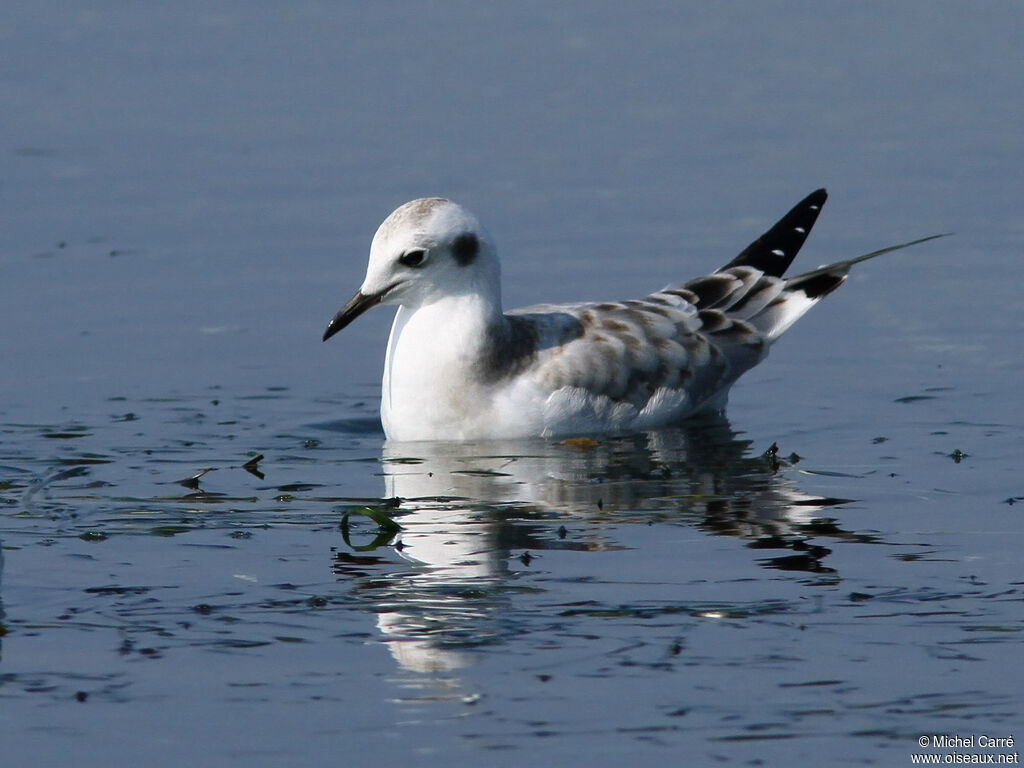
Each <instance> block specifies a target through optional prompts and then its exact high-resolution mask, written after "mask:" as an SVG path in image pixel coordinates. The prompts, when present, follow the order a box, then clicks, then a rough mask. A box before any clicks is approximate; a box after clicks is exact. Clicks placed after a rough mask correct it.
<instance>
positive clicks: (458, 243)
mask: <svg viewBox="0 0 1024 768" xmlns="http://www.w3.org/2000/svg"><path fill="white" fill-rule="evenodd" d="M479 252H480V241H479V240H478V239H477V237H476V235H474V234H473V233H472V232H464V233H463V234H461V235H459V236H458V237H456V238H455V239H454V240H452V258H453V259H455V263H456V264H458V265H459V266H460V267H464V266H466V265H467V264H472V263H473V260H474V259H475V258H476V255H477V254H478V253H479Z"/></svg>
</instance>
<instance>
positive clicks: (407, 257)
mask: <svg viewBox="0 0 1024 768" xmlns="http://www.w3.org/2000/svg"><path fill="white" fill-rule="evenodd" d="M426 260H427V249H426V248H410V249H409V250H408V251H406V252H405V253H403V254H402V255H401V256H399V257H398V263H399V264H402V265H403V266H406V267H422V266H423V262H425V261H426Z"/></svg>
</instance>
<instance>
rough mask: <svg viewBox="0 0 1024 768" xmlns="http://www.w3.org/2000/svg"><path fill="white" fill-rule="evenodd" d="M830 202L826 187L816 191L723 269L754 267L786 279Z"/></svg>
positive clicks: (767, 273)
mask: <svg viewBox="0 0 1024 768" xmlns="http://www.w3.org/2000/svg"><path fill="white" fill-rule="evenodd" d="M827 199H828V191H827V190H826V189H825V188H824V187H820V188H819V189H816V190H814V191H813V192H811V193H810V194H809V195H807V196H806V197H805V198H804V199H803V200H801V201H800V202H799V203H797V204H796V205H794V206H793V207H792V208H791V209H790V210H789V212H788V213H787V214H786V215H785V216H783V217H782V218H781V219H779V220H778V221H777V222H775V224H774V225H773V226H772V228H771V229H769V230H768V231H767V232H765V233H764V234H763V235H761V236H760V237H759V238H757V240H755V241H754V242H752V243H751V244H750V245H748V246H747V247H746V248H744V249H743V252H742V253H740V255H739V256H737V257H736V258H735V259H733V260H732V261H730V262H729V263H728V264H726V265H725V266H724V267H722V269H729V268H730V267H753V268H754V269H759V270H761V271H762V272H764V273H765V274H766V275H771V276H772V277H782V276H783V275H784V274H785V272H786V270H787V269H789V265H790V264H792V263H793V259H794V258H795V257H796V255H797V253H799V251H800V248H801V247H803V244H804V242H805V241H806V240H807V236H808V235H809V234H810V233H811V228H812V227H813V226H814V223H815V222H816V221H817V220H818V214H819V213H821V209H822V207H823V206H824V205H825V201H826V200H827Z"/></svg>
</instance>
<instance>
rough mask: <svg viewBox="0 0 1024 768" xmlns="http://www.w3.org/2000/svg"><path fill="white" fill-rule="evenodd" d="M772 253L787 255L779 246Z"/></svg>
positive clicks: (774, 254)
mask: <svg viewBox="0 0 1024 768" xmlns="http://www.w3.org/2000/svg"><path fill="white" fill-rule="evenodd" d="M772 255H773V256H785V255H786V252H785V251H783V250H780V249H779V248H776V249H775V250H774V251H772Z"/></svg>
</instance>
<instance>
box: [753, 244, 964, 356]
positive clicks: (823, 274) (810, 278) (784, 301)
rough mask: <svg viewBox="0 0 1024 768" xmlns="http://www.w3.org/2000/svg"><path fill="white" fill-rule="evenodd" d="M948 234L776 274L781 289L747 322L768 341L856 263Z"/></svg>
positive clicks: (817, 299)
mask: <svg viewBox="0 0 1024 768" xmlns="http://www.w3.org/2000/svg"><path fill="white" fill-rule="evenodd" d="M948 235H949V233H945V234H941V235H929V236H928V237H922V238H920V239H918V240H911V241H910V242H908V243H900V244H899V245H890V246H889V247H888V248H882V249H880V250H877V251H872V252H871V253H865V254H864V255H863V256H857V257H855V258H852V259H845V260H843V261H837V262H836V263H834V264H829V265H827V266H824V267H818V268H817V269H812V270H811V271H809V272H804V273H803V274H800V275H794V276H793V277H787V278H781V279H780V278H775V279H776V280H780V282H781V291H779V293H778V295H777V296H775V298H773V299H772V300H771V301H769V302H767V303H766V304H765V305H764V306H763V308H761V309H760V310H759V311H757V312H755V313H752V314H751V315H750V316H749V317H748V318H747V322H749V323H750V324H751V325H753V326H754V327H755V328H757V329H758V330H759V331H760V332H761V333H762V334H763V335H764V336H765V338H766V339H767V340H768V341H769V342H771V341H774V340H775V339H777V338H778V337H779V336H781V335H782V334H783V333H785V332H786V330H788V329H789V327H790V326H791V325H792V324H793V323H795V322H796V321H797V320H799V319H800V317H802V316H803V314H804V313H805V312H807V310H809V309H810V308H811V307H813V306H814V305H815V304H817V303H818V302H819V301H821V300H822V299H823V298H825V297H826V296H828V295H829V294H830V293H832V291H834V290H835V289H836V288H838V287H839V286H840V285H842V284H843V283H844V282H845V281H846V278H847V276H848V275H849V274H850V269H851V268H852V267H853V266H854V265H855V264H860V263H861V262H862V261H867V260H868V259H874V258H876V257H877V256H882V255H884V254H887V253H892V252H893V251H899V250H902V249H903V248H909V247H910V246H912V245H920V244H921V243H926V242H928V241H929V240H935V239H937V238H940V237H947V236H948ZM762 279H764V278H762Z"/></svg>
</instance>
